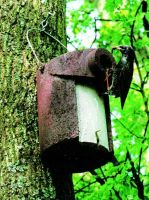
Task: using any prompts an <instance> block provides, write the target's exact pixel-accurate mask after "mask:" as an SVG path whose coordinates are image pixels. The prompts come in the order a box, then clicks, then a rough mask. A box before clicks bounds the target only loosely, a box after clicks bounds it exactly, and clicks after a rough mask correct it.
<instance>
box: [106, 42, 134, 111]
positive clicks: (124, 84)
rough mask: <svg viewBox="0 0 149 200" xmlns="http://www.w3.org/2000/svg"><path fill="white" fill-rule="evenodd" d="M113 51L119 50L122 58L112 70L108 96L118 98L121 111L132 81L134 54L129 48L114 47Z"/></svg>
mask: <svg viewBox="0 0 149 200" xmlns="http://www.w3.org/2000/svg"><path fill="white" fill-rule="evenodd" d="M115 49H117V50H120V52H121V53H122V57H121V59H120V61H119V63H118V64H117V65H116V66H115V68H114V69H113V75H112V85H111V87H110V91H109V94H111V95H114V96H115V97H120V99H121V107H122V109H123V107H124V103H125V100H126V97H127V94H128V91H129V88H130V84H131V81H132V76H133V62H134V58H135V53H134V50H133V48H132V47H130V46H119V47H114V48H113V50H115Z"/></svg>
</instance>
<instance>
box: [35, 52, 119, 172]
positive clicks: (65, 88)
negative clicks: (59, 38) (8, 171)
mask: <svg viewBox="0 0 149 200" xmlns="http://www.w3.org/2000/svg"><path fill="white" fill-rule="evenodd" d="M113 65H115V61H114V58H113V56H112V55H111V53H110V52H108V51H107V50H105V49H87V50H83V51H74V52H69V53H66V54H63V55H61V56H59V57H57V58H54V59H52V60H51V61H50V62H49V63H47V64H45V66H44V67H43V69H42V70H38V73H37V98H38V117H39V136H40V147H41V155H42V159H43V162H44V164H45V165H46V166H48V167H53V168H56V167H57V168H61V169H66V170H70V171H71V172H81V171H88V170H92V169H95V168H97V167H100V166H101V165H104V164H106V163H107V162H109V161H111V160H112V159H113V143H112V134H111V121H110V109H109V98H108V95H107V94H106V91H107V82H106V80H105V71H106V69H111V68H112V66H113ZM109 81H110V78H109ZM111 152H112V153H111Z"/></svg>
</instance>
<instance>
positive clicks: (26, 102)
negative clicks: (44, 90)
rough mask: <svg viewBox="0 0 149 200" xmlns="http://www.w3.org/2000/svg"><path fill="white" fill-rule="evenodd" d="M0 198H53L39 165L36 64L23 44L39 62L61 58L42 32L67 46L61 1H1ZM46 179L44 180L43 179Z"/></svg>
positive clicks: (63, 2)
mask: <svg viewBox="0 0 149 200" xmlns="http://www.w3.org/2000/svg"><path fill="white" fill-rule="evenodd" d="M0 9H1V10H0V18H1V26H0V38H1V39H0V119H1V120H0V130H1V131H0V139H1V143H0V147H1V149H0V151H1V156H0V157H1V176H0V182H1V190H0V199H3V200H8V199H13V200H15V199H16V200H17V199H22V200H23V199H30V200H32V199H36V200H37V199H44V200H45V199H54V188H53V186H52V182H51V179H50V175H49V174H48V173H45V172H44V171H43V168H42V164H41V162H40V158H39V154H40V149H39V140H38V122H37V102H36V84H35V77H36V71H37V69H38V67H39V66H38V65H37V63H36V59H35V57H34V55H33V52H32V51H31V48H30V47H29V44H28V42H27V39H26V33H27V31H28V30H29V39H30V42H31V43H32V45H33V47H34V49H35V51H36V54H37V56H38V58H39V59H40V60H41V62H47V61H48V60H49V59H51V58H52V57H55V56H57V55H60V54H62V53H64V48H63V47H62V46H61V45H60V44H59V43H57V42H56V41H55V40H54V39H52V38H50V37H49V36H47V35H45V34H44V33H41V32H40V31H39V30H38V29H39V27H40V23H41V22H42V21H43V20H44V19H45V18H46V17H47V15H48V12H51V13H53V14H54V15H52V16H50V17H49V18H48V25H47V27H46V30H47V31H48V32H49V33H51V34H52V35H53V36H55V37H56V38H58V39H59V40H60V41H61V42H62V43H64V44H65V43H66V33H65V1H63V0H55V1H52V0H33V1H26V0H22V1H17V0H15V1H11V0H10V1H6V0H1V1H0ZM47 177H48V178H47Z"/></svg>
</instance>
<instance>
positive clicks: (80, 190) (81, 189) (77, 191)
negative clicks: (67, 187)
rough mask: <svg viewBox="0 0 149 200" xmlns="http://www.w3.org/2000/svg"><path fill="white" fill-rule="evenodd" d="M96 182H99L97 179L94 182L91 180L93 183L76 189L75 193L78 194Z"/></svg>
mask: <svg viewBox="0 0 149 200" xmlns="http://www.w3.org/2000/svg"><path fill="white" fill-rule="evenodd" d="M96 182H97V181H96V180H95V181H93V182H91V183H89V184H87V185H85V186H84V187H82V188H80V189H79V190H76V191H75V194H77V193H79V192H82V191H83V190H84V189H85V188H87V187H89V186H90V185H92V184H94V183H96Z"/></svg>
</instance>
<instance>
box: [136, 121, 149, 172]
mask: <svg viewBox="0 0 149 200" xmlns="http://www.w3.org/2000/svg"><path fill="white" fill-rule="evenodd" d="M148 125H149V120H148V121H147V123H146V126H145V130H144V135H143V136H144V139H143V140H142V144H144V142H145V136H146V134H147V129H148ZM142 153H143V148H142V147H141V149H140V154H139V165H138V174H140V169H141V159H142Z"/></svg>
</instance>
